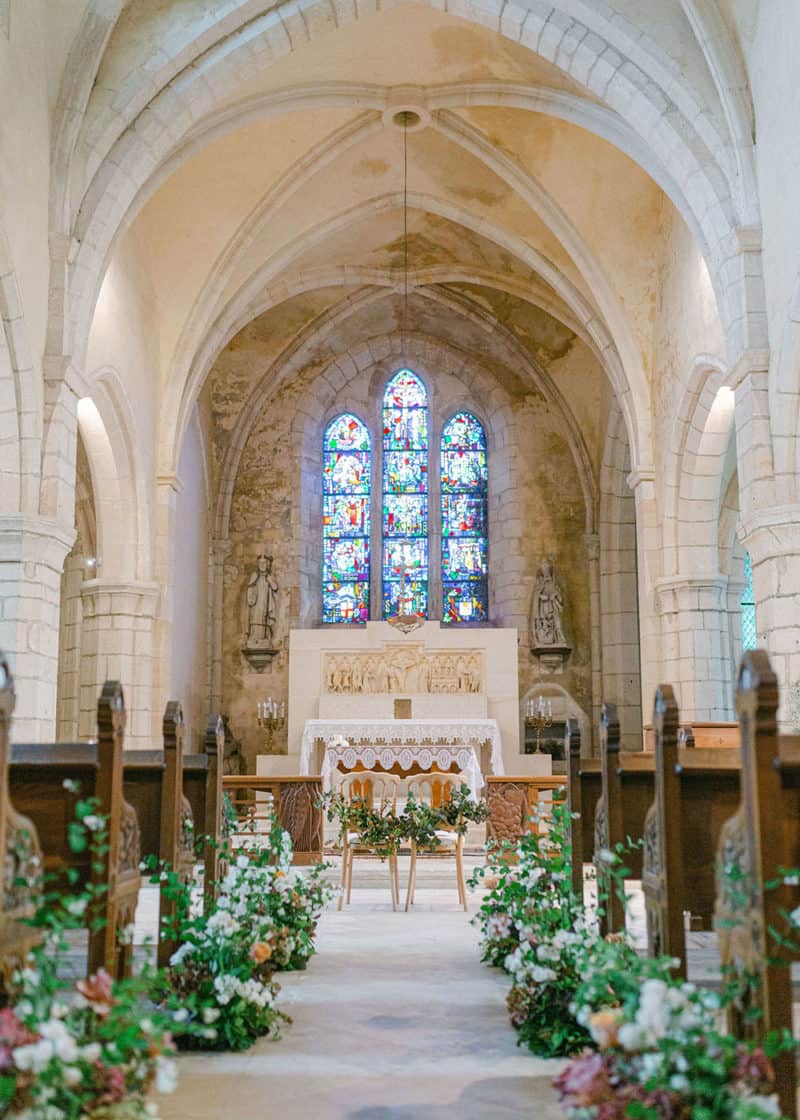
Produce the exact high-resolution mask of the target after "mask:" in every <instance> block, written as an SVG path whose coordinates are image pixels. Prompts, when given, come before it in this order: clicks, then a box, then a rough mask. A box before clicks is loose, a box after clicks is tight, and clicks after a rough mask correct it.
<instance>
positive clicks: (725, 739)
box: [644, 722, 739, 754]
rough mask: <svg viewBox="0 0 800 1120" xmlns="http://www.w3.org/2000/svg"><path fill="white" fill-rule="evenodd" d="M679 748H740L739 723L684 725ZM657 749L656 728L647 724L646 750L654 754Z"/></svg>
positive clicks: (645, 734)
mask: <svg viewBox="0 0 800 1120" xmlns="http://www.w3.org/2000/svg"><path fill="white" fill-rule="evenodd" d="M678 746H681V747H687V748H691V747H695V748H697V749H698V750H716V749H717V748H722V749H728V750H730V749H732V748H734V747H738V746H739V724H738V723H731V722H726V723H701V722H695V723H682V724H681V725H680V727H679V728H678ZM655 747H656V731H655V726H654V725H653V724H651V723H649V724H645V728H644V749H645V751H648V752H649V753H651V754H652V753H653V751H655Z"/></svg>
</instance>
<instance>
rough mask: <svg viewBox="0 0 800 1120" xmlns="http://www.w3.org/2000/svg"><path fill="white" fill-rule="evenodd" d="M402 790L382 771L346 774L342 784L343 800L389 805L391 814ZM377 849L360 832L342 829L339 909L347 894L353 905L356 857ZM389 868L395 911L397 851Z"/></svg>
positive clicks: (392, 777) (387, 860) (395, 779)
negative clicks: (363, 839)
mask: <svg viewBox="0 0 800 1120" xmlns="http://www.w3.org/2000/svg"><path fill="white" fill-rule="evenodd" d="M399 788H400V779H399V778H398V777H396V776H395V775H394V774H387V773H385V772H384V771H379V770H359V771H357V772H354V773H352V774H346V775H345V777H344V778H343V779H342V781H341V783H340V785H339V792H340V793H341V795H342V797H344V799H345V800H346V801H347V802H348V804H350V805H352V804H354V803H356V802H362V803H364V804H366V805H369V806H371V807H373V808H375V807H376V806H377V807H378V808H382V807H384V806H388V807H389V809H390V810H391V812H392V813H394V812H396V810H397V792H398V789H399ZM374 852H375V849H374V848H373V847H371V846H370V845H369V844H364V843H362V842H361V838H360V836H359V834H358V832H356V831H354V830H353V829H350V828H343V829H342V893H341V895H340V896H339V909H340V910H341V909H342V905H343V903H344V900H345V892H346V894H347V903H348V905H349V904H350V895H351V892H352V889H353V860H354V859H355V857H356V855H373V854H374ZM386 862H387V863H388V865H389V879H390V881H391V889H392V910H396V909H397V906H398V903H399V901H400V885H399V876H398V872H397V851H396V850H395V851H394V852H392V853H391V854H390V855H389V856H388V857H387V859H386Z"/></svg>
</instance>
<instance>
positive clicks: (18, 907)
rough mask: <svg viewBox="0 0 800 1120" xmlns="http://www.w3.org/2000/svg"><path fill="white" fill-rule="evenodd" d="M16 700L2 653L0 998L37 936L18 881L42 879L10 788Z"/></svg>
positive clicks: (32, 894) (31, 907) (28, 896)
mask: <svg viewBox="0 0 800 1120" xmlns="http://www.w3.org/2000/svg"><path fill="white" fill-rule="evenodd" d="M15 701H16V697H15V694H14V681H13V678H12V676H11V672H10V670H9V668H8V662H7V661H6V659H5V657H4V656H3V655H2V654H0V853H2V856H3V875H4V883H3V890H2V891H0V999H2V998H3V996H4V994H5V992H6V991H7V990H8V982H9V981H10V979H11V977H12V975H13V972H14V970H15V969H16V968H18V967H19V966H20V965H21V964H22V963H23V961H24V960H25V957H26V956H27V954H28V952H29V951H30V950H31V949H32V948H33V946H34V945H35V944H36V943H37V941H38V940H39V933H38V931H37V930H34V929H32V928H31V927H30V926H28V925H26V924H25V922H26V920H27V919H29V918H31V917H32V916H33V914H34V911H35V909H36V898H37V893H38V888H37V885H34V886H33V887H29V886H27V885H23V884H22V883H21V882H18V880H23V879H24V880H26V881H27V882H28V883H31V882H32V881H33V882H34V883H36V881H37V880H38V879H39V877H40V875H41V862H42V861H41V849H40V847H39V838H38V836H37V834H36V828H35V827H34V824H33V822H32V821H30V820H28V818H27V817H23V816H22V814H21V813H18V812H17V810H16V809H15V808H14V806H13V804H12V803H11V798H10V796H9V789H8V760H9V753H10V747H9V739H10V731H11V716H12V713H13V711H14V704H15Z"/></svg>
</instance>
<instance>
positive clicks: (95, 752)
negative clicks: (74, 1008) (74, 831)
mask: <svg viewBox="0 0 800 1120" xmlns="http://www.w3.org/2000/svg"><path fill="white" fill-rule="evenodd" d="M124 736H125V703H124V698H123V695H122V688H121V686H120V685H119V683H117V682H116V681H107V682H106V683H105V685H104V686H103V690H102V692H101V694H100V699H99V701H98V705H97V742H96V743H68V744H63V743H56V744H52V743H51V744H36V745H19V744H15V745H14V746H13V747H12V749H11V765H10V767H9V788H10V791H11V796H12V797H13V799H14V801H15V803H16V804H17V805H18V806H19V807H20V808H22V809H23V810H24V811H25V813H26V815H27V816H29V817H30V818H31V820H32V821H33V823H34V825H35V826H36V831H37V833H38V835H39V840H40V843H41V847H42V852H43V862H44V868H45V872H48V871H49V872H55V873H59V874H60V875H61V879H62V883H63V885H64V887H65V889H68V887H69V883H68V880H67V872H71V871H74V872H77V876H76V882H75V888H76V889H77V890H82V889H83V888H84V886H85V884H86V883H87V881H89V879H91V881H92V882H93V883H94V885H95V886H96V887H98V888H102V891H101V893H100V895H99V897H98V901H97V903H96V905H95V906H94V907H93V908H92V913H91V914H90V915H89V917H90V918H97V919H99V920H100V923H101V926H100V928H99V929H95V930H90V931H89V951H88V962H87V963H88V970H89V972H90V973H92V972H96V971H97V970H98V969H99V968H105V969H106V971H107V972H109V973H110V974H111V975H112V976H117V977H121V976H126V975H129V974H130V971H131V964H132V946H131V945H130V944H123V943H122V942H121V939H120V934H121V933H122V931H123V929H125V928H126V927H128V926H130V925H132V924H133V920H134V916H135V913H136V903H137V900H138V896H139V887H140V884H141V876H140V874H139V860H140V853H141V839H140V832H139V821H138V818H137V816H136V811H135V809H134V808H133V806H132V805H130V804H129V803H128V802H127V801H126V800H125V798H124V796H123V745H124ZM66 779H70V780H71V781H76V782H78V783H79V784H80V787H81V788H80V794H79V795H76V794H75V793H72V792H70V790H68V789H65V788H64V781H65V780H66ZM78 796H80V797H84V798H85V797H94V798H96V799H97V802H98V812H99V813H100V814H101V815H102V816H103V817H105V818H106V820H107V822H108V825H107V828H108V840H107V845H106V851H105V852H104V853H103V854H102V857H101V858H100V859H99V860H98V861H97V864H98V865H97V866H92V861H91V860H90V856H89V853H88V852H82V853H75V852H73V851H72V850H71V848H70V845H69V828H70V824H71V822H72V821H73V820H74V817H75V803H76V800H77V798H78Z"/></svg>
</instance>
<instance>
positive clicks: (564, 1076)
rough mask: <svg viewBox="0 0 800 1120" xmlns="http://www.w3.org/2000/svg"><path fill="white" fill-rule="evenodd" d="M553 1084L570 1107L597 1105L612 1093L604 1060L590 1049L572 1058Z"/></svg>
mask: <svg viewBox="0 0 800 1120" xmlns="http://www.w3.org/2000/svg"><path fill="white" fill-rule="evenodd" d="M553 1084H554V1085H555V1087H556V1089H557V1090H558V1093H559V1096H560V1098H561V1100H562V1101H564V1100H567V1101H568V1103H569V1106H570V1107H571V1108H587V1107H589V1106H590V1105H599V1104H601V1103H602V1102H603V1101H607V1100H608V1099H609V1098H610V1096H611V1095H612V1091H611V1082H610V1079H609V1071H608V1066H607V1064H606V1060H605V1058H604V1057H603V1055H602V1054H594V1053H592V1052H591V1051H586V1052H584V1053H583V1054H580V1055H579V1056H578V1057H577V1058H573V1059H572V1061H571V1062H570V1063H569V1064H568V1065H567V1067H566V1069H564V1070H563V1072H562V1073H561V1074H560V1075H559V1076H558V1077H557V1078H556V1079H555V1081H554V1082H553Z"/></svg>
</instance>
